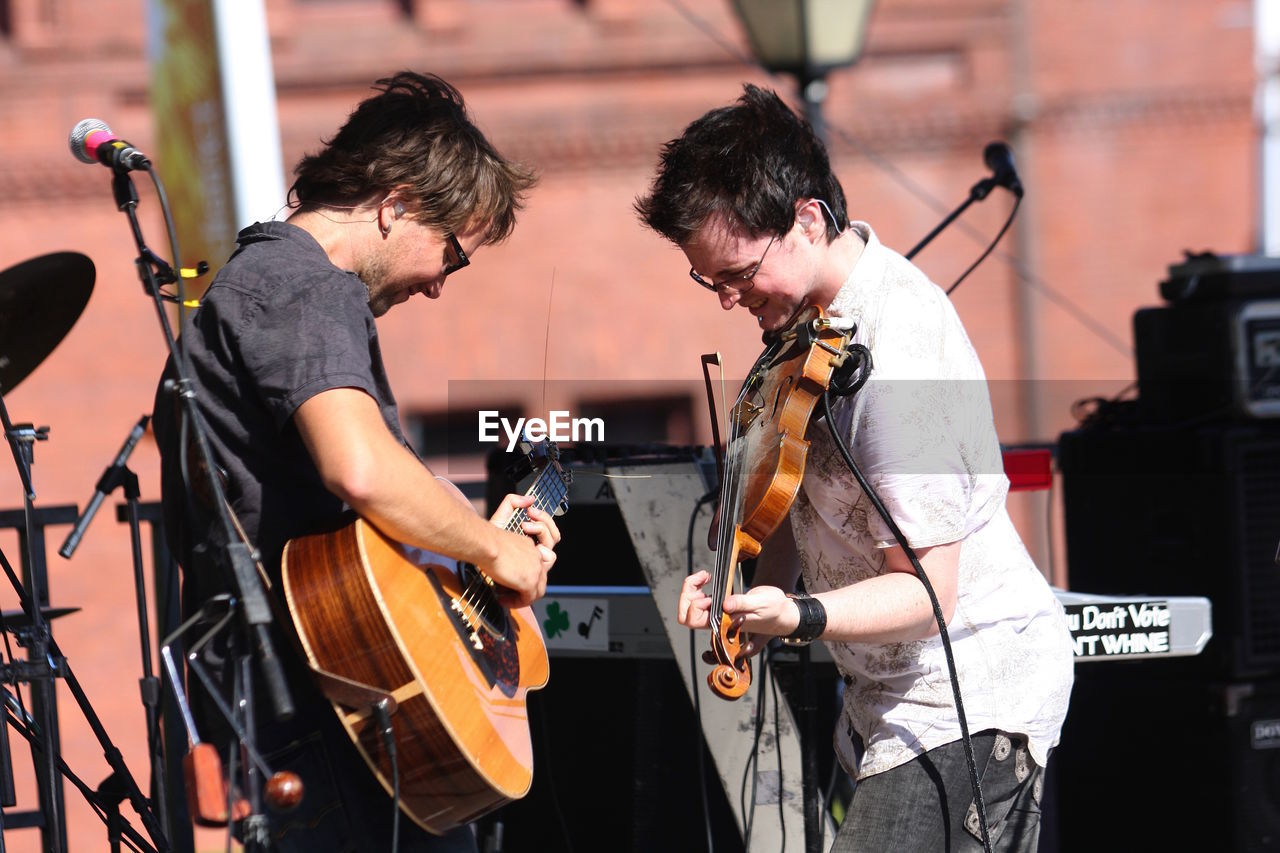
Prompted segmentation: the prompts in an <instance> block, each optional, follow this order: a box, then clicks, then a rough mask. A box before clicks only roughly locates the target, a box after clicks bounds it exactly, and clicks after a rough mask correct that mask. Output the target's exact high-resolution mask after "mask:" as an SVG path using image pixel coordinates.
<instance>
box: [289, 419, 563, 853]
mask: <svg viewBox="0 0 1280 853" xmlns="http://www.w3.org/2000/svg"><path fill="white" fill-rule="evenodd" d="M526 449H527V450H528V451H529V452H530V453H531V462H533V463H534V469H535V471H536V472H537V473H536V477H535V479H534V481H533V484H532V485H531V486H530V487H529V489H528V491H527V492H526V494H530V495H533V496H534V498H535V504H534V505H535V506H538V507H540V508H542V509H545V510H547V511H548V512H555V513H557V514H558V513H560V512H563V511H564V509H565V508H566V506H567V503H566V500H565V497H566V493H567V490H568V484H569V481H570V475H569V473H568V472H566V471H564V470H563V469H562V468H561V467H560V464H559V459H558V455H557V454H556V452H555V448H554V445H551V444H549V443H543V445H541V446H539V447H536V448H533V447H526ZM442 482H445V483H447V484H448V485H449V486H451V487H452V484H451V483H448V481H442ZM454 491H455V492H456V493H457V495H458V497H459V499H460V500H463V501H465V500H466V498H465V497H463V496H462V493H461V492H460V491H457V489H456V487H454ZM527 519H528V516H527V514H526V513H525V512H524V510H519V511H517V512H516V514H515V516H513V517H512V519H511V521H510V522H509V523H508V524H507V525H506V529H508V530H514V531H519V530H520V529H521V528H520V525H521V523H522V522H524V521H526V520H527ZM282 573H283V580H284V591H285V597H286V600H287V602H288V606H289V612H290V614H291V616H292V618H293V622H294V626H295V627H296V629H297V632H298V635H299V637H300V639H301V641H302V646H303V650H304V651H305V652H306V655H307V658H308V660H309V662H310V664H311V668H312V670H313V672H314V673H315V676H316V679H317V682H318V683H319V685H320V687H321V689H322V690H323V692H324V693H325V696H326V697H327V698H328V699H329V701H330V702H331V704H332V706H333V710H334V711H335V712H336V713H337V715H338V718H339V719H340V720H341V721H342V724H343V726H344V727H345V728H346V730H347V733H348V735H349V736H350V737H351V739H352V741H353V742H354V743H355V745H356V747H357V748H358V749H359V751H360V754H361V755H362V756H363V757H364V759H365V761H366V762H367V763H368V765H369V768H370V770H372V772H373V773H374V774H375V775H376V777H377V778H378V780H379V781H380V782H381V783H382V785H383V787H385V788H386V790H387V792H388V794H391V793H392V792H393V790H394V781H395V780H396V777H397V774H398V780H399V794H400V808H401V810H402V811H403V812H404V813H405V814H406V815H408V816H409V817H410V818H412V819H413V820H414V821H415V822H416V823H418V824H419V825H420V826H422V827H423V828H424V829H426V830H427V831H429V832H433V833H436V834H443V833H444V832H447V831H448V830H450V829H452V828H454V827H457V826H461V825H463V824H466V823H468V822H470V821H472V820H475V819H476V818H478V817H480V816H481V815H483V814H485V813H487V812H489V811H492V810H493V809H495V808H497V807H498V806H501V805H502V804H504V803H506V802H509V801H511V800H514V799H519V798H520V797H522V796H524V795H525V794H526V793H528V791H529V786H530V784H531V783H532V781H533V746H532V743H531V741H530V736H529V721H528V711H527V708H526V706H525V696H526V694H527V692H528V691H530V690H536V689H538V688H540V687H542V686H543V685H545V684H546V683H547V676H548V671H549V666H548V661H547V649H546V645H545V644H544V641H543V638H542V632H541V630H540V629H539V627H538V622H537V619H536V617H535V616H534V614H533V610H532V609H531V608H528V607H522V608H516V609H507V608H504V607H502V606H501V605H500V604H499V603H498V600H497V598H496V595H495V587H494V584H493V582H492V581H491V580H490V579H489V578H488V577H486V576H485V575H484V573H483V572H481V571H479V570H478V569H477V568H476V567H475V566H472V565H469V564H465V563H461V564H460V563H458V562H457V561H455V560H451V559H449V558H447V557H443V556H441V555H438V554H433V553H430V552H428V551H424V550H421V549H418V548H412V547H409V546H406V545H403V544H401V543H399V542H396V541H394V540H392V539H390V538H388V537H387V536H385V535H383V534H382V533H381V532H380V531H379V530H378V529H377V528H376V527H374V526H373V525H372V524H369V523H368V522H366V521H364V520H363V519H357V520H356V521H354V522H352V523H351V524H349V525H347V526H346V527H343V528H341V529H340V530H337V531H334V532H331V533H325V534H317V535H313V536H304V537H299V538H297V539H293V540H291V541H290V542H289V543H288V545H287V546H286V547H285V552H284V560H283V564H282ZM388 715H389V716H388ZM379 717H381V718H382V724H381V725H380V724H379ZM388 720H389V722H390V729H391V733H390V735H388V733H387V732H386V731H385V729H386V722H387V721H388ZM392 738H393V741H392V740H391V739H392ZM392 746H393V747H394V749H395V751H396V757H397V760H396V764H395V772H393V769H392V762H391V758H392V756H391V754H390V752H389V748H390V747H392Z"/></svg>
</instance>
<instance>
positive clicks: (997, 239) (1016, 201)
mask: <svg viewBox="0 0 1280 853" xmlns="http://www.w3.org/2000/svg"><path fill="white" fill-rule="evenodd" d="M1020 204H1022V196H1020V195H1015V196H1014V197H1013V207H1012V208H1010V210H1009V217H1008V218H1007V219H1006V220H1005V221H1004V225H1001V226H1000V231H999V232H997V233H996V236H995V239H993V240H992V241H991V243H990V245H988V246H987V248H986V250H984V251H983V253H982V254H981V255H979V256H978V259H977V260H976V261H974V262H973V263H971V264H969V268H968V269H967V270H965V271H964V272H962V273H961V274H960V277H959V278H958V279H956V280H955V282H954V283H953V284H952V285H951V286H950V287H948V288H947V295H948V296H950V295H951V291H953V290H955V289H956V288H957V287H959V286H960V282H962V281H964V280H965V279H966V278H968V276H969V273H971V272H973V271H974V270H975V269H977V268H978V264H980V263H982V262H983V261H985V260H986V259H987V255H989V254H991V252H992V250H993V249H995V247H996V244H997V243H999V242H1000V238H1001V237H1003V236H1004V232H1006V231H1008V230H1009V226H1010V225H1012V224H1013V217H1014V216H1016V215H1017V213H1018V205H1020Z"/></svg>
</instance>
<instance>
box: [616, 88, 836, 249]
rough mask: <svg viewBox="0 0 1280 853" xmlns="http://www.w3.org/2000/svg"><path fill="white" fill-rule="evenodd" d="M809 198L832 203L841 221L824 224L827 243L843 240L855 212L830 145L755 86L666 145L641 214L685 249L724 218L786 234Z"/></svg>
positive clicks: (754, 230) (756, 230)
mask: <svg viewBox="0 0 1280 853" xmlns="http://www.w3.org/2000/svg"><path fill="white" fill-rule="evenodd" d="M807 198H819V199H822V200H823V201H825V202H826V203H827V204H828V205H830V207H831V210H832V212H833V214H834V215H835V217H836V220H837V221H836V222H826V218H825V217H824V218H823V221H824V222H826V224H827V240H833V239H835V237H836V236H838V235H839V233H840V232H841V231H842V230H843V229H844V227H845V225H846V224H847V223H848V213H847V212H846V211H845V200H844V190H843V189H841V187H840V182H839V181H838V180H836V177H835V175H834V174H832V172H831V163H830V161H829V160H828V159H827V150H826V148H825V147H824V146H823V144H822V141H821V140H820V139H818V137H817V136H816V135H815V134H814V132H813V129H812V128H811V127H810V126H809V123H808V122H806V121H804V120H803V119H802V118H800V117H799V116H797V115H796V114H795V113H794V112H792V111H791V110H790V109H789V108H788V107H787V105H786V104H784V103H783V102H782V99H781V98H779V97H778V96H777V95H776V94H775V93H773V92H771V91H768V90H765V89H761V88H759V87H758V86H753V85H751V84H750V83H748V84H746V85H744V86H743V94H742V97H740V98H738V100H737V101H736V102H735V103H734V104H732V105H730V106H727V107H720V108H718V109H714V110H711V111H710V112H708V113H707V114H706V115H704V116H702V118H700V119H698V120H696V121H695V122H693V123H692V124H690V125H689V126H688V127H687V128H685V131H684V133H682V134H681V135H680V136H679V137H678V138H676V139H673V140H671V141H670V142H668V143H667V144H666V145H664V146H663V147H662V157H661V161H660V162H659V165H658V174H657V177H656V178H654V181H653V186H652V187H651V188H650V190H649V194H648V195H647V196H643V197H641V198H639V199H637V200H636V203H635V209H636V212H637V213H638V214H639V215H640V218H641V219H642V220H643V221H644V223H645V224H646V225H648V226H649V227H650V228H652V229H653V230H654V231H657V232H658V233H659V234H661V235H662V236H663V237H666V238H667V239H668V240H670V241H671V242H673V243H676V244H678V245H683V244H684V243H685V242H687V241H688V240H689V239H690V238H691V237H693V235H694V234H696V233H697V232H698V230H699V229H700V228H702V226H703V224H704V223H705V222H706V221H707V218H708V217H709V216H711V215H712V214H716V213H719V214H723V215H724V216H725V217H726V218H727V219H728V220H729V221H730V222H732V223H736V224H738V225H740V226H742V227H743V228H745V229H746V230H747V232H748V233H749V234H751V235H752V236H760V235H762V234H777V235H782V234H785V233H786V232H787V230H788V229H789V228H791V226H792V225H793V224H795V216H796V209H795V203H796V202H797V201H799V200H800V199H807Z"/></svg>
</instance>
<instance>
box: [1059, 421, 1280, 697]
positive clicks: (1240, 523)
mask: <svg viewBox="0 0 1280 853" xmlns="http://www.w3.org/2000/svg"><path fill="white" fill-rule="evenodd" d="M1058 461H1059V467H1060V469H1061V471H1062V481H1063V505H1064V518H1065V525H1066V538H1067V570H1068V579H1069V586H1070V588H1071V589H1073V590H1077V591H1080V592H1086V593H1099V594H1104V595H1108V594H1110V595H1142V596H1150V597H1152V598H1158V597H1159V596H1166V595H1167V596H1174V595H1196V596H1207V597H1208V598H1209V599H1210V601H1211V602H1212V607H1213V638H1212V639H1211V640H1210V641H1209V644H1208V646H1206V648H1205V650H1204V652H1203V653H1202V654H1200V655H1198V656H1196V657H1188V658H1178V659H1171V660H1170V665H1171V667H1173V668H1174V669H1176V670H1177V671H1178V672H1186V673H1191V672H1199V673H1201V674H1202V675H1204V676H1206V677H1209V676H1211V677H1216V678H1219V679H1221V680H1224V681H1225V680H1232V679H1252V678H1270V677H1277V676H1280V567H1278V566H1277V565H1276V563H1275V556H1276V550H1277V543H1280V428H1277V427H1276V426H1275V425H1272V424H1264V423H1260V422H1255V423H1254V424H1235V425H1232V424H1219V425H1214V426H1205V427H1200V428H1194V429H1182V428H1176V429H1171V428H1166V427H1158V426H1149V425H1138V424H1130V425H1122V426H1115V427H1097V428H1090V429H1081V430H1077V431H1074V432H1068V433H1064V434H1063V435H1062V436H1061V439H1060V441H1059V460H1058ZM1101 665H1102V666H1110V665H1113V664H1101Z"/></svg>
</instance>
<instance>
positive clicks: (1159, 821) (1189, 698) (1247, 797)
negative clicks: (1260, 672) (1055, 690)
mask: <svg viewBox="0 0 1280 853" xmlns="http://www.w3.org/2000/svg"><path fill="white" fill-rule="evenodd" d="M1049 772H1050V773H1051V774H1052V776H1053V785H1054V791H1055V793H1054V807H1055V809H1056V811H1057V817H1056V819H1055V821H1054V824H1055V826H1056V828H1057V832H1058V837H1057V838H1056V839H1055V840H1056V842H1057V844H1058V846H1057V848H1055V849H1060V850H1062V851H1075V850H1171V851H1172V850H1204V851H1208V850H1213V851H1240V853H1244V851H1249V852H1250V853H1252V851H1267V850H1280V682H1277V681H1275V680H1267V681H1254V682H1213V681H1209V680H1207V679H1202V678H1169V677H1167V676H1166V675H1165V674H1162V673H1161V672H1160V671H1159V670H1158V669H1154V668H1152V667H1151V665H1150V663H1149V662H1147V661H1124V662H1107V663H1090V664H1084V665H1081V666H1078V667H1076V684H1075V689H1074V691H1073V693H1072V696H1071V709H1070V711H1069V713H1068V714H1067V720H1066V724H1065V725H1064V726H1063V730H1062V739H1061V743H1060V746H1059V748H1058V749H1057V750H1055V751H1054V754H1053V757H1052V758H1051V759H1050V762H1049ZM1052 843H1053V842H1052V841H1050V840H1049V839H1045V840H1044V841H1043V844H1044V846H1046V847H1050V846H1051V845H1052Z"/></svg>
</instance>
